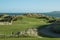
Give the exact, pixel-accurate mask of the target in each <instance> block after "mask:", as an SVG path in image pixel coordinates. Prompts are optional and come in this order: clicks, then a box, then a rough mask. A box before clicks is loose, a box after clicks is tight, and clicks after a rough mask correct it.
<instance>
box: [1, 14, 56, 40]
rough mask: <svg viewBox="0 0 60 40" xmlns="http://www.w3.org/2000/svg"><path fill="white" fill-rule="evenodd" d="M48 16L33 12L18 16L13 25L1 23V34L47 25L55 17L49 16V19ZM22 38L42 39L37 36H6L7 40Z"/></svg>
mask: <svg viewBox="0 0 60 40" xmlns="http://www.w3.org/2000/svg"><path fill="white" fill-rule="evenodd" d="M46 18H47V16H42V15H41V16H40V15H39V16H38V15H37V14H33V15H32V14H31V16H29V15H27V16H26V15H22V16H17V20H15V21H13V22H12V25H0V34H4V35H11V32H18V31H23V30H26V29H28V28H38V27H39V28H41V27H46V26H44V25H49V24H51V23H49V22H48V21H49V20H52V19H53V18H52V17H48V20H47V19H46ZM53 20H55V19H53ZM0 39H2V38H0ZM3 39H4V38H3ZM20 39H21V40H40V38H37V37H35V38H34V37H33V38H31V37H20V38H5V40H20ZM41 40H45V39H41ZM49 40H50V39H49ZM53 40H55V39H53Z"/></svg>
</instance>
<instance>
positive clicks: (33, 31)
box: [20, 28, 38, 37]
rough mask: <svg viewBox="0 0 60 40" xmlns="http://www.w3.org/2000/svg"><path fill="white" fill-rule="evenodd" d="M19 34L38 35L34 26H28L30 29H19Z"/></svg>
mask: <svg viewBox="0 0 60 40" xmlns="http://www.w3.org/2000/svg"><path fill="white" fill-rule="evenodd" d="M20 36H31V37H32V36H38V34H37V29H35V28H30V29H27V30H25V31H21V32H20Z"/></svg>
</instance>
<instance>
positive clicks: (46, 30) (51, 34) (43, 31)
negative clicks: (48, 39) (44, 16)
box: [40, 25, 60, 38]
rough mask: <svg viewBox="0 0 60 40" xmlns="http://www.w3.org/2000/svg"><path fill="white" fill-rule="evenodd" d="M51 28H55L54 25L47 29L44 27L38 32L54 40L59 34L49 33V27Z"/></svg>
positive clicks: (59, 36)
mask: <svg viewBox="0 0 60 40" xmlns="http://www.w3.org/2000/svg"><path fill="white" fill-rule="evenodd" d="M52 26H55V25H50V26H48V27H45V28H43V29H41V30H40V33H42V34H44V35H48V36H52V37H55V38H60V34H57V33H54V32H52V31H51V29H50V28H51V27H52Z"/></svg>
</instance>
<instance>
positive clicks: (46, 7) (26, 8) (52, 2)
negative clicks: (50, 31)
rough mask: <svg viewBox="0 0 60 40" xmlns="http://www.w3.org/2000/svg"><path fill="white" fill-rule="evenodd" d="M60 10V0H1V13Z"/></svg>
mask: <svg viewBox="0 0 60 40" xmlns="http://www.w3.org/2000/svg"><path fill="white" fill-rule="evenodd" d="M51 11H60V0H0V12H1V13H21V12H51Z"/></svg>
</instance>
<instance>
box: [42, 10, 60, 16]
mask: <svg viewBox="0 0 60 40" xmlns="http://www.w3.org/2000/svg"><path fill="white" fill-rule="evenodd" d="M42 14H45V15H48V16H53V17H60V11H53V12H48V13H42Z"/></svg>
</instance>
